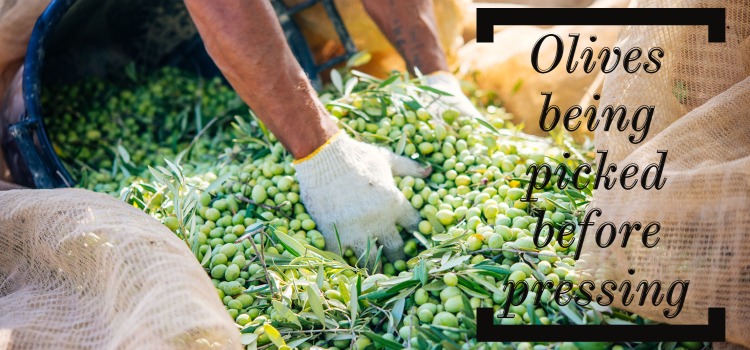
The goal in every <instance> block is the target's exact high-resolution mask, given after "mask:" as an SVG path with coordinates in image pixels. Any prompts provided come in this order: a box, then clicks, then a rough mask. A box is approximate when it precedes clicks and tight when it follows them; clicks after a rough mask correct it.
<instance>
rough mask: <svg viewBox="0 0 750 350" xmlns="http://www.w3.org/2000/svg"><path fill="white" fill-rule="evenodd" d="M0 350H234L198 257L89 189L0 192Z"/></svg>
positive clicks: (232, 330)
mask: <svg viewBox="0 0 750 350" xmlns="http://www.w3.org/2000/svg"><path fill="white" fill-rule="evenodd" d="M0 208H2V210H1V211H0V230H2V232H1V233H2V234H0V252H2V253H1V254H0V348H3V349H5V348H9V349H32V348H33V349H64V348H77V349H80V348H83V349H157V348H158V349H163V348H176V349H190V348H209V347H211V348H219V349H222V348H237V347H239V332H238V330H237V328H236V326H235V325H234V323H233V322H232V320H231V319H230V318H229V316H228V315H227V313H226V310H225V308H224V306H223V305H222V304H221V302H220V301H219V298H217V295H216V290H215V289H214V287H213V285H212V284H211V281H210V279H209V278H208V276H207V275H206V273H205V271H204V270H203V269H202V268H201V267H200V265H199V264H198V262H197V261H196V260H195V257H194V256H193V255H192V254H191V252H190V250H189V249H187V247H186V245H185V243H184V242H182V241H181V240H179V239H178V238H177V237H176V236H175V235H174V234H173V233H172V232H170V231H169V229H167V228H166V227H164V226H163V225H161V224H160V223H159V222H158V221H156V220H154V219H152V218H150V217H149V216H148V215H146V214H144V213H143V212H141V211H139V210H137V209H135V208H133V207H129V206H128V205H126V204H124V203H122V202H119V201H118V200H117V199H115V198H112V197H109V196H107V195H103V194H97V193H94V192H89V191H84V190H75V189H64V190H33V191H32V190H15V191H7V192H0Z"/></svg>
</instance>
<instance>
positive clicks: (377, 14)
mask: <svg viewBox="0 0 750 350" xmlns="http://www.w3.org/2000/svg"><path fill="white" fill-rule="evenodd" d="M362 3H363V5H364V7H365V10H366V11H367V13H368V14H369V15H370V17H372V19H373V20H374V21H375V23H376V24H377V25H378V27H380V30H382V31H383V34H385V36H386V37H387V38H388V40H389V41H390V42H391V44H393V46H395V47H396V49H397V50H398V51H399V53H400V54H401V57H403V58H404V60H405V61H406V64H407V66H408V67H409V70H413V69H414V67H417V68H419V70H420V71H421V72H422V73H425V74H429V73H433V72H437V71H446V70H448V64H447V61H446V59H445V53H444V52H443V49H442V47H441V46H440V41H439V39H438V35H437V27H436V23H435V16H434V11H433V8H432V2H431V1H430V0H408V1H404V0H362Z"/></svg>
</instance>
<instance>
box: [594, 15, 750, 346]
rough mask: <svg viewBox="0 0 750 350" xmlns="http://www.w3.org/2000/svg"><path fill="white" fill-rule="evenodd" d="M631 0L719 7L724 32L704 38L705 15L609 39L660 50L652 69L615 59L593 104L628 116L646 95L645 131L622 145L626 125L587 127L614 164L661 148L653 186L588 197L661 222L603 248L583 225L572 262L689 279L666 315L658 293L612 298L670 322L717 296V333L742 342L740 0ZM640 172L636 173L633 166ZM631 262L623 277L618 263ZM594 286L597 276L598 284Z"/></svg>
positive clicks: (748, 95)
mask: <svg viewBox="0 0 750 350" xmlns="http://www.w3.org/2000/svg"><path fill="white" fill-rule="evenodd" d="M639 7H699V8H701V7H726V19H727V37H726V43H709V42H708V37H707V31H706V27H705V26H700V27H699V26H671V27H667V26H659V27H636V26H634V27H627V28H624V29H623V31H622V32H621V33H620V39H619V41H618V44H617V46H618V47H620V48H622V49H623V52H626V50H628V49H629V48H631V47H641V48H643V49H644V51H646V50H648V49H649V48H652V47H661V48H663V49H664V52H665V57H664V58H663V59H662V62H663V65H662V68H661V70H659V71H658V72H657V73H655V74H646V73H644V72H643V71H642V70H641V71H639V72H638V73H636V74H628V73H626V72H625V71H624V70H623V69H622V66H620V67H619V68H618V69H617V70H616V71H615V72H613V73H610V74H608V76H607V77H606V80H605V83H604V89H603V92H602V100H601V101H600V104H599V106H600V108H602V107H603V106H607V105H613V106H618V105H624V106H626V107H627V109H628V111H629V112H628V113H630V115H629V116H632V113H633V111H635V110H636V109H637V108H638V107H639V106H641V105H653V106H655V113H654V118H653V121H652V122H651V128H650V131H649V136H648V138H647V139H646V140H645V141H644V142H641V143H639V144H632V143H631V142H630V141H628V139H627V137H628V136H629V135H630V134H631V133H632V131H630V130H628V131H630V132H619V131H610V132H605V131H603V130H601V128H600V129H599V130H597V131H596V134H595V135H596V136H595V140H596V145H597V149H598V150H608V151H609V153H608V156H607V162H608V163H609V162H616V163H617V164H618V173H617V174H619V171H621V169H622V168H623V167H624V166H625V165H626V164H629V163H636V164H638V165H639V166H640V167H641V169H642V167H644V166H646V165H648V164H650V163H658V162H659V156H660V155H659V154H658V153H657V151H659V150H667V151H668V157H667V160H666V163H665V164H666V165H665V167H664V172H663V176H664V177H665V178H666V179H667V180H666V183H665V185H664V187H663V188H662V189H661V190H658V191H657V190H654V189H651V190H644V189H642V188H641V187H640V186H636V188H634V189H632V190H629V191H625V190H622V188H621V187H620V186H619V185H618V186H616V187H615V188H614V189H612V190H609V191H607V190H603V189H599V190H598V191H597V192H596V194H595V196H594V198H595V201H594V203H593V207H599V208H601V209H602V211H603V215H602V217H601V218H597V220H596V223H597V224H596V225H595V226H594V228H595V227H597V226H598V225H599V224H601V223H603V222H605V221H611V222H613V223H614V224H615V225H616V227H618V228H619V227H620V225H621V223H623V222H625V221H630V222H633V221H640V222H641V223H643V224H644V226H645V225H646V224H647V223H649V222H651V221H658V222H660V223H661V231H660V232H659V233H658V237H659V238H660V241H659V243H658V245H657V246H656V247H654V248H651V249H648V248H645V247H644V246H643V244H642V243H641V238H640V235H638V236H636V235H633V236H632V237H631V239H630V242H629V244H628V247H627V248H620V244H619V242H620V236H622V235H621V234H618V238H617V240H616V244H613V245H612V246H611V247H609V248H605V249H602V248H599V247H598V246H597V245H596V242H595V239H594V238H593V234H594V233H593V232H592V231H594V232H595V230H591V229H590V230H589V232H588V234H587V237H586V238H587V239H586V240H585V241H584V242H585V243H584V247H583V251H582V252H583V254H582V255H581V257H582V258H581V260H582V261H581V264H580V265H579V266H588V267H590V268H591V269H592V270H589V272H591V273H592V275H594V276H596V278H598V280H599V281H601V280H603V279H612V280H614V281H617V282H618V283H619V282H620V281H623V280H631V281H633V288H635V285H636V283H638V282H639V281H641V280H647V281H654V280H660V281H661V282H662V292H664V290H665V289H667V288H668V287H669V285H670V284H671V283H672V282H673V281H675V280H689V281H690V284H689V289H688V292H687V294H686V298H685V302H684V309H683V310H682V312H681V313H680V314H679V315H678V316H677V317H675V318H672V319H667V318H666V317H665V316H664V314H663V309H664V308H665V307H669V306H668V305H666V302H662V304H661V305H660V306H653V304H651V302H650V299H649V301H647V302H646V303H645V305H644V306H637V299H638V298H639V297H640V292H639V293H638V294H636V302H633V303H632V304H631V305H629V306H623V305H622V303H621V302H620V300H619V299H616V300H615V304H613V305H614V306H617V307H622V308H624V309H626V310H629V311H633V312H636V313H638V314H640V315H643V316H645V317H648V318H652V319H655V320H658V321H665V322H669V323H692V324H705V323H706V322H707V311H708V308H709V307H725V308H726V312H727V320H726V324H727V340H728V341H730V342H733V343H738V344H742V345H744V346H750V334H748V333H747V332H745V329H746V328H747V326H748V325H750V306H749V305H750V304H748V302H747V294H746V290H747V289H748V287H750V243H749V241H748V240H747V238H746V234H747V231H748V230H749V229H750V216H748V212H750V132H749V130H750V118H748V110H750V78H748V76H749V75H750V2H748V1H731V2H725V1H669V2H667V1H640V2H639ZM639 176H640V173H639ZM629 268H634V269H635V270H636V272H635V274H634V275H633V276H630V275H629V274H628V269H629ZM597 285H599V284H597Z"/></svg>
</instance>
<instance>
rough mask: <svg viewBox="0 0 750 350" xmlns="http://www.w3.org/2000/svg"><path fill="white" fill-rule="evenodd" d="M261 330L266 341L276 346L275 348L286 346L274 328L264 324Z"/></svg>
mask: <svg viewBox="0 0 750 350" xmlns="http://www.w3.org/2000/svg"><path fill="white" fill-rule="evenodd" d="M263 330H264V331H265V332H266V335H267V336H268V339H270V340H271V342H272V343H273V345H276V347H277V348H281V347H282V346H286V342H285V341H284V339H283V338H281V333H279V331H278V330H277V329H276V328H274V327H273V326H272V325H270V324H268V323H266V324H264V325H263Z"/></svg>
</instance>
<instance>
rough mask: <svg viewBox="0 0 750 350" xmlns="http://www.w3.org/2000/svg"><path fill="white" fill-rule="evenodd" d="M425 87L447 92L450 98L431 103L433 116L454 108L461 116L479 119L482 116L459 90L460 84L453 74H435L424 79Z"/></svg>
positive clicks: (441, 98)
mask: <svg viewBox="0 0 750 350" xmlns="http://www.w3.org/2000/svg"><path fill="white" fill-rule="evenodd" d="M424 83H425V85H427V86H429V87H432V88H435V89H438V90H440V91H444V92H447V93H449V94H451V95H452V96H440V101H441V102H442V103H433V104H432V105H430V107H429V108H430V109H431V112H432V113H433V114H435V115H442V114H443V112H444V111H445V110H446V109H448V108H451V107H452V108H455V109H456V110H458V111H459V112H460V113H461V115H467V116H470V117H481V116H482V114H481V113H479V110H477V108H476V107H475V106H474V104H473V103H471V101H470V100H469V98H468V97H466V95H464V92H463V91H462V90H461V83H460V82H459V81H458V79H456V78H455V77H454V76H453V74H450V73H448V72H435V73H432V74H430V75H427V76H425V77H424Z"/></svg>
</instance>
